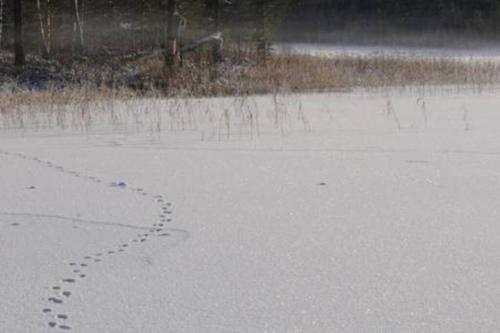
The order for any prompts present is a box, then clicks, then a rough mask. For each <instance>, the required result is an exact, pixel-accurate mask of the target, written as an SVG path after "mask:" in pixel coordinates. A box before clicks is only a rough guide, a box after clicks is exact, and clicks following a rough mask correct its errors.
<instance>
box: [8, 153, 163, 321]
mask: <svg viewBox="0 0 500 333" xmlns="http://www.w3.org/2000/svg"><path fill="white" fill-rule="evenodd" d="M0 154H3V155H7V156H13V157H18V158H22V159H25V160H30V161H32V162H35V163H38V164H40V165H41V166H44V167H47V168H50V169H52V170H54V171H55V172H59V173H61V174H65V175H67V176H71V177H74V178H77V179H80V180H87V181H90V182H92V183H94V184H100V185H99V186H105V184H111V187H114V188H116V189H117V190H122V191H130V192H131V193H135V194H136V195H139V196H141V197H148V198H150V199H151V200H152V202H153V203H154V204H155V205H157V207H158V215H157V216H159V218H157V219H156V220H154V221H153V223H151V226H152V228H150V229H149V233H145V234H139V235H137V237H136V238H132V239H131V240H130V243H136V244H138V246H139V244H142V243H144V242H146V240H147V239H148V238H150V236H151V234H154V235H156V236H157V237H165V236H170V234H169V233H161V232H162V231H163V227H164V223H166V222H171V221H172V219H171V218H167V216H166V215H170V214H171V213H172V211H171V208H170V207H171V206H172V204H171V203H170V202H166V200H165V198H164V197H163V196H162V195H151V194H149V193H148V192H146V191H145V190H144V189H143V188H140V187H137V188H133V187H130V186H129V185H128V183H126V182H125V181H115V182H106V181H104V180H102V179H99V178H98V177H95V176H84V175H82V174H81V173H79V172H77V171H75V170H69V169H67V168H65V167H64V166H61V165H57V164H56V163H54V162H52V161H44V160H43V159H40V158H38V157H28V156H27V155H25V154H13V153H10V152H6V151H1V150H0ZM28 189H32V190H34V189H36V187H34V186H30V187H29V188H28ZM28 215H29V214H28ZM51 217H52V218H57V219H67V218H65V217H62V216H51ZM73 220H74V221H75V222H87V223H93V224H106V223H102V222H95V221H84V220H79V219H73ZM107 224H110V225H116V226H122V227H129V228H136V227H132V226H127V225H121V224H111V223H107ZM12 226H19V224H18V223H13V224H12ZM139 228H140V227H137V229H139ZM129 248H130V246H129V242H127V243H122V245H120V246H119V247H118V248H117V249H116V250H114V249H109V250H106V251H98V252H96V254H95V256H94V257H93V256H90V255H86V256H84V257H83V259H84V260H83V262H80V263H78V261H71V262H69V264H68V265H69V266H70V267H71V272H72V273H73V274H76V277H77V278H80V279H84V278H86V277H87V275H86V274H84V273H82V271H81V270H82V269H85V268H87V267H89V264H90V263H91V262H94V263H99V262H102V258H103V256H104V255H105V253H107V254H108V255H112V254H118V253H123V252H125V251H126V250H127V249H129ZM100 250H101V249H100ZM60 281H61V282H62V283H63V284H64V286H65V289H64V290H63V291H62V288H61V287H60V286H58V285H55V286H53V287H51V289H52V291H53V292H54V295H51V296H50V297H48V298H47V301H48V303H49V304H56V305H57V306H58V308H59V307H64V303H65V302H64V301H63V299H64V298H65V299H70V297H71V295H72V291H71V289H72V287H73V286H76V285H77V283H76V282H77V280H76V278H71V277H65V278H63V279H61V280H60ZM61 296H62V298H61ZM59 310H61V309H59ZM42 313H44V314H45V315H47V316H49V317H50V319H49V321H48V322H47V324H48V326H49V327H50V328H52V329H59V330H71V329H72V328H71V326H69V325H68V324H66V321H67V320H68V318H69V317H68V315H66V314H64V313H61V312H59V311H58V313H57V314H55V313H54V311H53V310H52V309H51V308H50V307H44V308H43V309H42ZM63 322H64V323H63Z"/></svg>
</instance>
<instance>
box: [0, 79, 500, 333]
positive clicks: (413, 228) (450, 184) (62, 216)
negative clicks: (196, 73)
mask: <svg viewBox="0 0 500 333" xmlns="http://www.w3.org/2000/svg"><path fill="white" fill-rule="evenodd" d="M499 92H500V91H499V89H496V88H488V89H485V90H482V91H481V92H478V91H471V90H466V89H458V88H442V89H439V88H432V89H427V90H422V91H419V90H418V89H416V90H413V91H397V90H391V91H372V92H368V91H356V92H351V93H335V94H310V95H293V96H261V97H251V98H248V99H245V100H238V99H236V100H235V99H231V98H226V99H202V100H191V101H186V102H185V103H184V104H182V108H180V110H181V111H185V112H186V113H189V116H186V118H183V117H184V116H178V115H177V116H176V115H169V113H168V112H167V111H165V114H162V115H163V117H162V118H161V120H158V119H156V120H155V121H154V120H151V119H150V120H148V121H151V124H146V125H144V124H143V125H144V126H143V127H140V128H135V127H133V124H134V122H133V121H130V122H128V121H129V120H128V119H129V118H130V119H136V120H137V118H134V117H135V116H131V115H130V109H131V108H132V109H135V108H139V107H142V110H145V109H152V108H154V109H158V110H160V111H161V110H170V109H169V106H168V105H171V104H169V103H171V102H169V101H156V102H153V101H148V100H145V101H137V102H116V105H115V107H116V108H115V111H116V110H118V111H116V112H118V113H120V112H122V115H121V116H120V117H121V118H120V119H121V121H120V124H119V126H117V127H114V128H112V127H105V126H104V127H103V128H99V127H98V126H97V125H96V126H95V127H93V128H92V129H89V128H84V129H82V128H66V129H65V130H59V129H56V128H46V127H43V126H41V127H40V124H39V123H37V124H38V125H37V126H39V127H36V126H34V125H33V126H30V125H29V124H27V123H25V128H24V129H20V130H16V129H14V128H13V127H12V126H10V125H9V124H8V123H6V122H4V129H3V130H2V131H1V134H0V267H1V268H2V269H1V270H0V281H1V283H0V313H1V315H0V332H9V333H14V332H59V331H61V332H62V331H67V330H69V331H72V332H89V333H91V332H121V333H125V332H365V331H370V332H372V331H376V332H401V331H412V332H430V331H434V332H494V331H499V330H500V258H499V253H500V224H499V220H500V214H499V208H498V207H499V206H498V201H499V198H500V168H499V164H500V129H499V124H500V112H499V111H500V110H499V106H500V93H499ZM148 105H149V106H148ZM166 105H167V106H166ZM176 105H179V104H176ZM120 110H121V111H120ZM187 110H190V111H189V112H188V111H187ZM242 110H246V111H245V112H247V113H246V115H245V116H244V117H240V118H235V115H236V114H238V112H243V111H242ZM162 112H163V111H162ZM147 114H149V113H147V112H146V111H144V115H147ZM102 117H103V118H106V117H105V116H102ZM113 117H115V118H116V114H114V116H113ZM231 117H232V118H231ZM152 118H154V117H152ZM155 123H156V125H157V130H156V131H155V130H153V126H154V124H155ZM35 127H36V129H35ZM181 127H184V130H182V131H181V130H180V129H181ZM146 235H147V236H146ZM142 240H144V241H142ZM82 264H84V266H81V265H82ZM85 265H86V266H85ZM75 270H78V272H75ZM82 274H83V275H85V276H82ZM68 279H70V280H68ZM71 279H74V281H73V280H71ZM54 287H56V288H55V289H54ZM57 287H60V288H61V289H58V288H57ZM68 292H69V293H68ZM54 301H55V302H59V301H62V303H55V302H54ZM44 309H45V311H49V310H50V312H43V311H44ZM57 315H63V316H62V318H58V317H57ZM64 316H67V318H66V319H65V317H64ZM60 317H61V316H60ZM51 323H53V324H51ZM50 325H55V327H50Z"/></svg>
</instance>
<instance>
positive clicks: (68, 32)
mask: <svg viewBox="0 0 500 333" xmlns="http://www.w3.org/2000/svg"><path fill="white" fill-rule="evenodd" d="M289 5H290V1H289V0H285V1H284V0H255V1H251V0H31V1H28V0H24V1H23V0H0V46H2V47H3V48H12V49H13V50H14V52H15V63H16V65H17V66H23V64H24V63H25V54H26V53H37V54H40V55H41V56H43V57H45V58H51V57H54V56H56V55H58V56H60V55H72V56H78V55H83V54H101V55H102V56H105V55H106V54H107V53H117V52H132V51H134V52H139V51H144V52H147V51H151V50H158V49H161V50H163V51H164V56H165V64H166V65H167V66H173V65H174V64H175V62H176V59H177V58H178V57H179V56H180V54H181V53H182V51H186V52H188V51H190V50H192V49H194V48H196V47H197V46H199V45H204V44H212V45H213V46H212V47H213V49H214V57H216V56H217V53H218V52H219V51H220V48H221V46H222V45H223V41H225V42H226V41H230V42H239V43H252V45H254V46H255V48H256V49H257V50H258V52H261V53H263V54H264V53H266V52H267V49H268V43H269V42H268V41H269V39H270V36H271V34H272V31H273V30H274V28H275V27H276V25H277V24H278V22H279V20H280V19H281V18H283V17H284V15H285V13H286V11H287V10H288V9H289V8H290V7H289Z"/></svg>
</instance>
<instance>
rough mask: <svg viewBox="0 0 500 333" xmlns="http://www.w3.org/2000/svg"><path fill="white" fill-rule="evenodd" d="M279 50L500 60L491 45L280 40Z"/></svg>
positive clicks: (326, 54)
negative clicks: (354, 43)
mask: <svg viewBox="0 0 500 333" xmlns="http://www.w3.org/2000/svg"><path fill="white" fill-rule="evenodd" d="M275 51H276V52H292V53H299V54H309V55H314V56H321V57H339V56H350V57H374V56H377V57H387V58H402V59H415V58H418V59H450V60H460V61H475V62H477V61H479V62H500V47H499V46H492V47H489V48H485V47H482V48H474V49H472V48H469V49H467V48H462V49H458V48H457V49H451V48H436V47H408V46H388V45H365V46H362V45H345V44H310V43H280V44H277V45H276V46H275Z"/></svg>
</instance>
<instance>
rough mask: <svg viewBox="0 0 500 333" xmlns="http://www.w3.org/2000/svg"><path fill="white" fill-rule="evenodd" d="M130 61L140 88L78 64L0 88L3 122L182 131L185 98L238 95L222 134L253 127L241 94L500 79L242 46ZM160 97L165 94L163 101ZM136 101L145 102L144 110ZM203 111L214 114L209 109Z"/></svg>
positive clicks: (188, 122) (411, 62)
mask: <svg viewBox="0 0 500 333" xmlns="http://www.w3.org/2000/svg"><path fill="white" fill-rule="evenodd" d="M133 65H134V66H136V67H137V68H140V76H139V77H138V81H137V82H139V86H134V87H130V86H127V85H126V84H122V83H119V82H118V83H117V84H112V85H101V86H98V85H96V84H93V83H92V77H93V76H95V75H96V73H97V72H98V71H99V68H96V67H95V65H90V64H80V65H78V67H77V68H76V69H75V71H77V72H79V73H82V76H83V75H87V77H86V82H90V84H84V85H70V86H66V87H64V88H61V87H57V88H56V87H54V88H52V89H50V88H49V89H45V90H40V91H29V90H23V89H15V90H6V89H4V90H2V91H0V128H27V127H40V128H44V127H57V128H63V129H64V128H67V127H72V128H75V127H76V128H81V129H85V130H88V129H89V128H92V127H93V126H95V125H102V123H108V124H110V125H112V126H115V127H120V126H122V125H123V126H130V124H133V126H136V127H137V128H147V129H148V130H150V131H161V130H162V126H164V125H162V117H163V116H164V115H165V116H167V117H168V118H169V119H171V120H172V124H173V125H172V126H173V127H175V128H176V129H183V128H189V127H190V126H192V125H193V122H194V120H193V119H194V118H195V117H193V113H194V112H197V111H196V110H195V108H191V107H186V104H183V99H185V98H186V97H211V96H239V97H238V102H237V103H236V104H235V105H237V107H236V106H235V107H234V110H228V111H227V110H226V111H224V110H223V111H224V112H223V113H222V116H220V119H219V120H217V122H218V123H220V125H217V126H218V128H220V129H224V128H225V129H224V130H223V131H222V130H221V132H229V131H230V125H229V123H230V120H231V119H233V120H234V119H239V120H238V121H239V122H240V123H249V124H250V126H251V127H252V128H258V123H256V122H258V115H257V114H255V113H253V111H251V107H249V106H248V105H247V103H248V99H247V98H246V96H249V95H254V94H273V95H274V96H276V95H277V94H279V93H297V92H325V91H344V90H349V89H353V88H356V87H364V88H379V87H394V86H431V85H449V84H451V85H466V86H469V85H473V86H483V85H490V84H496V83H499V82H500V64H497V63H486V62H465V61H458V60H444V59H394V58H385V57H369V58H368V57H348V56H342V57H337V58H319V57H314V56H308V55H296V54H275V55H272V56H270V57H269V58H268V59H267V60H266V61H265V62H259V61H257V59H256V57H255V56H254V55H253V54H252V53H250V52H247V53H243V54H242V53H238V54H236V53H229V54H228V55H227V58H226V61H225V62H224V63H222V64H219V65H213V64H212V63H211V61H210V58H209V56H204V55H203V54H199V55H195V56H193V57H192V58H191V59H187V60H186V61H185V62H184V64H183V66H181V67H178V68H176V69H175V70H167V69H165V68H164V66H163V62H162V59H161V58H149V59H145V60H135V61H134V63H133ZM84 81H85V80H84ZM165 97H168V99H167V100H168V102H167V103H165ZM142 98H147V99H148V103H145V104H141V103H137V100H139V99H142ZM152 101H153V102H152ZM155 101H156V102H155ZM155 103H156V104H155ZM117 105H119V107H117ZM141 105H148V106H147V107H146V109H144V108H145V107H144V106H141ZM155 105H156V106H155ZM275 109H276V110H275V115H273V117H275V118H276V119H277V125H279V123H280V119H282V118H283V114H286V112H285V113H284V112H282V110H281V108H280V104H279V103H278V102H277V103H276V108H275ZM124 110H125V111H124ZM238 110H240V111H238ZM240 113H241V114H240ZM207 117H211V115H210V114H208V113H207ZM228 119H229V120H228ZM245 126H246V125H245Z"/></svg>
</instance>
